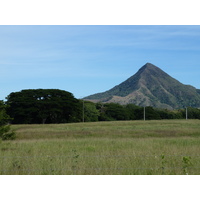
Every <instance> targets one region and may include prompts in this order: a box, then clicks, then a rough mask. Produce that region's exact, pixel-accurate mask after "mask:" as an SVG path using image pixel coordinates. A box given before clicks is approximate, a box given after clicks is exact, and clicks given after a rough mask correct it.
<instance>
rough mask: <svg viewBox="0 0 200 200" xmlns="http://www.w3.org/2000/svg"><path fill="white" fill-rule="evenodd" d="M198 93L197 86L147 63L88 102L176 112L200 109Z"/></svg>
mask: <svg viewBox="0 0 200 200" xmlns="http://www.w3.org/2000/svg"><path fill="white" fill-rule="evenodd" d="M198 91H199V90H197V89H196V88H194V87H191V86H187V85H183V84H182V83H180V82H179V81H177V80H176V79H174V78H172V77H171V76H170V75H168V74H167V73H166V72H164V71H163V70H161V69H160V68H159V67H157V66H155V65H153V64H151V63H146V64H145V65H144V66H142V67H141V68H140V69H139V70H138V72H137V73H136V74H134V75H133V76H131V77H130V78H128V79H127V80H126V81H124V82H122V83H121V84H119V85H117V86H115V87H113V88H112V89H110V90H108V91H106V92H102V93H98V94H94V95H91V96H88V97H85V99H87V100H91V101H94V102H98V101H101V102H115V103H119V104H130V103H132V104H135V105H139V106H153V107H160V108H169V109H173V108H182V107H184V106H188V105H191V104H193V106H195V107H200V92H198ZM191 100H192V101H191Z"/></svg>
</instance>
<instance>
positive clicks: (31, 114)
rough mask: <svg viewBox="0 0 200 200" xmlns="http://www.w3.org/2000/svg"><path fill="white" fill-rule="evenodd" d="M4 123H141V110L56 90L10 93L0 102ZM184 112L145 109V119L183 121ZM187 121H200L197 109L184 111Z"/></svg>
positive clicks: (182, 110) (142, 113)
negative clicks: (117, 121)
mask: <svg viewBox="0 0 200 200" xmlns="http://www.w3.org/2000/svg"><path fill="white" fill-rule="evenodd" d="M4 104H5V107H4V113H5V114H6V115H7V116H9V117H7V121H9V122H10V123H13V124H44V123H48V124H50V123H71V122H82V121H84V122H95V121H114V120H142V119H144V108H143V107H140V106H136V105H134V104H128V105H120V104H116V103H93V102H89V101H85V100H82V99H76V98H75V97H74V96H73V94H72V93H70V92H67V91H64V90H58V89H36V90H22V91H20V92H13V93H11V94H10V95H8V97H7V101H6V102H5V103H4ZM184 118H186V110H185V109H179V110H167V109H159V108H153V107H150V106H147V107H145V119H146V120H160V119H184ZM188 118H189V119H200V110H199V109H197V108H191V107H189V108H188Z"/></svg>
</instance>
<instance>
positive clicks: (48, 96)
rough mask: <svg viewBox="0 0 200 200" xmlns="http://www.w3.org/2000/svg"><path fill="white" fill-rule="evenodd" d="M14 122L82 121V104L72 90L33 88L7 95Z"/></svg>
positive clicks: (9, 111) (10, 113)
mask: <svg viewBox="0 0 200 200" xmlns="http://www.w3.org/2000/svg"><path fill="white" fill-rule="evenodd" d="M7 104H8V105H9V108H8V114H9V115H10V116H11V117H12V118H14V120H13V121H12V123H16V124H19V123H26V124H32V123H67V122H78V121H80V115H81V104H80V102H79V101H78V100H77V99H75V98H74V96H73V95H72V94H71V93H70V92H66V91H63V90H58V89H32V90H22V91H20V92H13V93H11V94H10V95H9V96H8V97H7Z"/></svg>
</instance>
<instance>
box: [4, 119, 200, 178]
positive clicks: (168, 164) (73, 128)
mask: <svg viewBox="0 0 200 200" xmlns="http://www.w3.org/2000/svg"><path fill="white" fill-rule="evenodd" d="M12 129H14V130H15V131H16V133H17V139H16V140H14V141H0V174H31V175H32V174H33V175H34V174H37V175H46V174H58V175H59V174H61V175H65V174H66V175H76V174H83V175H84V174H87V175H90V174H108V175H111V174H122V175H151V174H169V175H171V174H172V175H179V174H184V175H185V174H189V175H192V174H200V121H199V120H187V121H186V120H160V121H117V122H95V123H94V122H93V123H74V124H53V125H52V124H51V125H12Z"/></svg>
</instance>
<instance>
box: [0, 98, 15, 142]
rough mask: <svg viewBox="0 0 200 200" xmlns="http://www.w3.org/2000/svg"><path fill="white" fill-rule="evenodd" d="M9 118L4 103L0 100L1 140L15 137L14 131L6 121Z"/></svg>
mask: <svg viewBox="0 0 200 200" xmlns="http://www.w3.org/2000/svg"><path fill="white" fill-rule="evenodd" d="M10 120H11V118H10V117H9V116H8V115H7V113H6V105H5V104H4V102H3V101H0V138H1V139H2V140H13V139H15V133H14V132H13V131H11V129H10V126H9V125H8V122H9V121H10Z"/></svg>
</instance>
